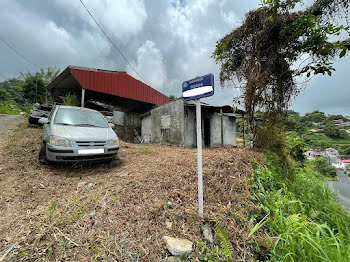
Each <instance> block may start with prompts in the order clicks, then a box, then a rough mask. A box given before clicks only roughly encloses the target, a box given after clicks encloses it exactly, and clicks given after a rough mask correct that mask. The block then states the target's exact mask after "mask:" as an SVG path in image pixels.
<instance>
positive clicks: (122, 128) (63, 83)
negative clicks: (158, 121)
mask: <svg viewBox="0 0 350 262" xmlns="http://www.w3.org/2000/svg"><path fill="white" fill-rule="evenodd" d="M47 89H48V90H49V91H50V93H51V95H52V98H53V101H54V102H56V103H63V102H64V97H65V96H66V95H67V94H71V95H77V97H78V98H79V99H80V103H81V106H82V107H88V108H92V109H96V110H99V111H113V119H112V122H113V123H114V124H115V125H116V127H115V129H116V132H117V134H118V136H119V137H120V138H121V139H123V140H126V141H130V142H132V141H134V138H135V134H136V133H137V132H138V133H140V132H141V123H140V118H139V117H138V116H139V115H140V114H143V113H145V112H147V111H149V110H151V109H152V108H154V107H155V106H157V105H163V104H166V103H167V102H168V97H167V96H165V95H164V94H162V93H160V92H159V91H157V90H155V89H153V88H152V87H150V86H148V85H146V84H145V83H143V82H141V81H139V80H137V79H135V78H133V77H132V76H130V75H128V74H127V73H126V72H125V71H111V70H103V69H97V68H86V67H78V66H68V67H67V68H66V69H65V70H64V71H63V72H62V73H61V74H60V75H59V76H57V77H56V78H55V79H54V80H53V81H52V82H51V83H50V84H49V85H48V86H47Z"/></svg>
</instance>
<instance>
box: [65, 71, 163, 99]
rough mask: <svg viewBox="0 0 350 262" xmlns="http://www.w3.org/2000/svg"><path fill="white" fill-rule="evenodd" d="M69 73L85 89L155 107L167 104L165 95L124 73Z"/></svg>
mask: <svg viewBox="0 0 350 262" xmlns="http://www.w3.org/2000/svg"><path fill="white" fill-rule="evenodd" d="M70 73H71V74H72V75H73V76H74V78H75V79H76V80H77V81H78V82H79V84H80V85H81V86H82V87H83V88H85V89H89V90H93V91H97V92H102V93H105V94H110V95H115V96H120V97H125V98H129V99H133V100H137V101H142V102H146V103H150V104H155V105H163V104H165V103H167V102H168V97H167V96H166V95H163V94H162V93H160V92H158V91H157V90H155V89H153V88H152V87H150V86H148V85H146V84H144V83H143V82H141V81H139V80H137V79H135V78H133V77H132V76H130V75H128V74H127V73H125V72H118V71H102V70H101V71H96V70H89V69H80V68H70Z"/></svg>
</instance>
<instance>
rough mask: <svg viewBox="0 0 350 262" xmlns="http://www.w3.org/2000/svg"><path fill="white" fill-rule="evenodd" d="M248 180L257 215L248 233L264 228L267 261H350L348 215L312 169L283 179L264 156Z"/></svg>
mask: <svg viewBox="0 0 350 262" xmlns="http://www.w3.org/2000/svg"><path fill="white" fill-rule="evenodd" d="M254 176H255V183H254V186H253V189H254V191H255V199H256V201H258V202H259V203H260V204H261V206H262V209H263V212H262V213H260V214H259V215H260V222H259V223H258V224H257V226H256V227H254V229H253V230H252V234H253V233H255V232H256V231H257V230H259V229H262V228H263V229H264V230H266V234H267V235H268V237H269V239H270V241H271V243H270V244H271V253H270V257H271V260H272V261H280V260H281V261H350V217H349V216H348V215H347V213H345V211H344V210H343V209H342V207H341V206H340V205H339V204H338V203H337V201H336V200H337V199H336V195H335V194H334V193H333V192H332V191H331V190H330V189H329V188H327V187H325V186H324V185H323V181H324V176H323V175H321V174H319V173H317V172H316V171H315V170H314V168H313V166H312V165H310V164H306V167H305V168H303V169H300V170H299V171H298V172H297V174H296V175H295V177H294V178H293V179H288V178H286V177H285V176H284V174H283V171H282V169H280V168H279V165H278V163H277V161H276V160H275V159H274V158H273V157H272V158H271V157H270V158H269V160H268V161H267V165H266V166H261V165H259V166H258V168H257V169H256V170H255V172H254Z"/></svg>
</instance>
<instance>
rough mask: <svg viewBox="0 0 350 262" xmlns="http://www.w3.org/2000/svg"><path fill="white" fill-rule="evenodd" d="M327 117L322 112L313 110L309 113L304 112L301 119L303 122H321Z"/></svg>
mask: <svg viewBox="0 0 350 262" xmlns="http://www.w3.org/2000/svg"><path fill="white" fill-rule="evenodd" d="M326 119H327V117H326V115H325V114H324V113H323V112H320V111H318V110H316V111H313V112H311V113H306V114H305V115H304V116H303V117H302V118H301V120H302V121H303V122H314V123H322V122H324V121H325V120H326Z"/></svg>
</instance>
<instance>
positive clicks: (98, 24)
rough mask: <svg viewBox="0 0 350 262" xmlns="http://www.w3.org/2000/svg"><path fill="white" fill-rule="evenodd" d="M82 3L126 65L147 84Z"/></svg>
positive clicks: (81, 1) (81, 0)
mask: <svg viewBox="0 0 350 262" xmlns="http://www.w3.org/2000/svg"><path fill="white" fill-rule="evenodd" d="M79 1H80V3H81V4H82V5H83V6H84V8H85V10H86V11H87V12H88V13H89V15H90V16H91V18H92V19H93V20H94V21H95V23H96V25H97V26H98V28H100V30H101V31H102V33H103V34H104V35H105V37H106V38H107V39H108V41H109V42H110V43H111V44H112V45H113V46H114V47H115V48H116V49H117V51H118V52H119V54H120V55H121V56H122V57H123V58H124V60H125V61H126V63H127V64H128V65H129V66H130V67H131V68H132V70H134V72H135V73H136V74H137V75H138V76H139V77H140V78H141V79H142V80H143V82H145V83H146V81H145V79H143V77H142V76H141V75H140V74H139V73H138V72H137V71H136V69H135V68H134V67H133V66H132V65H131V64H130V63H129V61H128V59H126V57H125V56H124V54H123V53H122V51H121V50H120V49H119V48H118V47H117V46H116V45H115V44H114V43H113V41H112V40H111V38H110V37H109V36H108V35H107V34H106V32H105V31H104V30H103V29H102V27H101V26H100V24H99V23H98V22H97V20H96V19H95V18H94V16H93V15H92V14H91V12H90V11H89V9H88V8H87V7H86V5H85V4H84V2H83V0H79Z"/></svg>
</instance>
